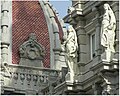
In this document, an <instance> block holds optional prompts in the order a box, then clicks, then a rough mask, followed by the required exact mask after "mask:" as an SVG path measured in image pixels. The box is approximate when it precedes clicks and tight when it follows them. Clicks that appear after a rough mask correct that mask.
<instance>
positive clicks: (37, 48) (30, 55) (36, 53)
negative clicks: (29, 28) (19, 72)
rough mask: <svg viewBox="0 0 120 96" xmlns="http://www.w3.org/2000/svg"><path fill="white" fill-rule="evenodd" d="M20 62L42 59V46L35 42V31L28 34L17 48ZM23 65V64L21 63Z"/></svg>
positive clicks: (43, 50)
mask: <svg viewBox="0 0 120 96" xmlns="http://www.w3.org/2000/svg"><path fill="white" fill-rule="evenodd" d="M19 52H20V58H22V59H21V60H20V63H23V62H24V63H29V61H30V63H31V62H33V61H34V62H33V63H36V62H35V60H40V61H42V60H43V59H44V55H45V49H44V47H43V46H42V45H41V44H39V43H38V42H37V39H36V35H35V33H31V34H30V35H29V39H28V41H26V42H24V43H23V44H22V45H21V46H20V49H19ZM22 65H23V64H22Z"/></svg>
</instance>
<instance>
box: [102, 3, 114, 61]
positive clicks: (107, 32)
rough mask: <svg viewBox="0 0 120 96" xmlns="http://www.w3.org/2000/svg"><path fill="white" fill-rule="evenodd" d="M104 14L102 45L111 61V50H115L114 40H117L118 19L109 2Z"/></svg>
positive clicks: (105, 5) (105, 6)
mask: <svg viewBox="0 0 120 96" xmlns="http://www.w3.org/2000/svg"><path fill="white" fill-rule="evenodd" d="M104 10H105V12H104V15H103V20H102V26H101V45H102V46H103V47H104V48H105V51H106V54H107V55H106V56H107V57H106V59H107V61H110V55H111V52H115V49H114V40H115V29H116V19H115V15H114V13H113V11H112V9H111V8H110V6H109V4H106V3H105V4H104Z"/></svg>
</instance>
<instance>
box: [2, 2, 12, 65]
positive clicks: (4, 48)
mask: <svg viewBox="0 0 120 96" xmlns="http://www.w3.org/2000/svg"><path fill="white" fill-rule="evenodd" d="M8 12H9V2H8V1H3V2H2V18H1V19H2V20H1V30H2V40H1V57H2V64H3V66H4V65H7V64H8V47H9V44H10V42H9V39H8V32H9V31H8V27H9V26H8V24H9V23H8V21H9V20H8Z"/></svg>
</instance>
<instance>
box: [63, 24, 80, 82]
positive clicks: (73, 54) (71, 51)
mask: <svg viewBox="0 0 120 96" xmlns="http://www.w3.org/2000/svg"><path fill="white" fill-rule="evenodd" d="M64 44H65V49H66V62H67V66H68V74H67V75H69V77H70V81H71V82H74V75H75V72H74V71H75V70H76V68H75V65H76V62H77V49H78V43H77V36H76V32H75V30H74V28H73V27H72V26H71V25H70V26H68V36H67V39H66V41H65V42H64ZM67 75H66V76H67Z"/></svg>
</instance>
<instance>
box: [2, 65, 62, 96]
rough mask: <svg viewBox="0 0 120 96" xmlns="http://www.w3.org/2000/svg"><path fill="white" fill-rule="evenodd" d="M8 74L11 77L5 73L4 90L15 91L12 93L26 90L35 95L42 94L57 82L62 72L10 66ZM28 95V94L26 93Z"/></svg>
mask: <svg viewBox="0 0 120 96" xmlns="http://www.w3.org/2000/svg"><path fill="white" fill-rule="evenodd" d="M7 69H8V72H9V73H10V76H6V75H5V74H7V72H4V76H3V77H4V84H3V89H4V90H7V89H9V88H10V89H14V90H12V91H14V92H17V91H18V90H19V91H21V93H24V91H26V90H33V91H35V93H38V92H40V91H41V90H42V89H44V88H45V87H47V86H48V85H49V84H50V83H51V82H56V80H57V78H58V76H60V75H59V74H60V71H58V70H52V69H48V68H37V67H27V66H21V65H13V64H12V65H9V66H8V68H7ZM25 94H26V92H25Z"/></svg>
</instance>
